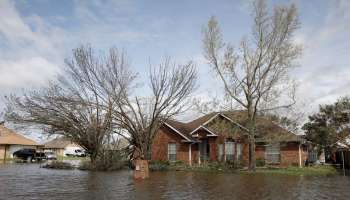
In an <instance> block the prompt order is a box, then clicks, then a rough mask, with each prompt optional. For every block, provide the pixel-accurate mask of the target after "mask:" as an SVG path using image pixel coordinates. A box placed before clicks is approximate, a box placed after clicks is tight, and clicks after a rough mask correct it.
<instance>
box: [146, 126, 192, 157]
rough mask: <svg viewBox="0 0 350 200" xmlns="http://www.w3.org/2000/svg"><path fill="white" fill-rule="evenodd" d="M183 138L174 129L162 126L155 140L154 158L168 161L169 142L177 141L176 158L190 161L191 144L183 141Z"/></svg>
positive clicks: (153, 147)
mask: <svg viewBox="0 0 350 200" xmlns="http://www.w3.org/2000/svg"><path fill="white" fill-rule="evenodd" d="M182 140H184V139H183V138H182V137H181V136H180V135H178V134H177V133H175V132H174V131H173V130H170V129H169V128H167V127H163V128H161V129H160V130H159V132H158V133H157V135H156V137H155V138H154V140H153V145H152V160H161V161H167V160H168V144H169V143H175V144H176V160H181V161H183V162H185V163H188V162H189V155H188V151H189V144H188V143H183V142H181V141H182ZM192 150H193V149H192ZM192 154H193V153H192ZM193 156H195V155H193ZM193 156H192V160H193Z"/></svg>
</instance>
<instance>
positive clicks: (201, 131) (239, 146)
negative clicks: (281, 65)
mask: <svg viewBox="0 0 350 200" xmlns="http://www.w3.org/2000/svg"><path fill="white" fill-rule="evenodd" d="M245 122H246V113H245V112H243V111H232V112H217V113H210V114H208V115H205V116H203V117H200V118H198V119H195V120H193V121H191V122H189V123H181V122H178V121H174V120H168V121H167V122H165V123H164V124H163V126H162V127H161V128H160V130H159V132H158V134H157V135H156V137H155V139H154V141H153V144H152V156H151V159H152V160H161V161H177V160H179V161H183V162H185V163H187V164H190V165H192V164H201V163H203V162H225V161H233V162H237V161H239V162H240V163H242V164H243V165H247V163H248V146H249V145H248V140H247V135H246V131H245V130H244V129H245V128H244V126H242V125H244V124H245ZM256 159H257V161H264V162H265V163H267V164H273V165H279V166H289V165H299V166H303V165H304V163H305V160H306V159H307V146H306V145H304V139H303V138H301V137H300V136H298V135H295V134H294V133H291V132H289V131H287V130H286V129H284V128H282V127H280V126H279V125H277V124H275V123H274V122H272V121H271V120H269V119H267V118H266V117H258V118H257V136H256Z"/></svg>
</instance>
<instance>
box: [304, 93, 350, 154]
mask: <svg viewBox="0 0 350 200" xmlns="http://www.w3.org/2000/svg"><path fill="white" fill-rule="evenodd" d="M349 125H350V98H349V97H342V98H340V99H338V100H337V101H336V102H335V103H334V104H330V105H320V108H319V112H318V113H315V114H313V115H311V116H309V121H308V122H307V123H305V124H304V125H303V127H302V129H303V130H305V133H306V138H307V139H308V140H309V141H311V142H312V143H314V144H316V145H318V146H319V147H321V148H324V149H325V150H326V152H327V153H330V152H332V151H333V150H334V147H335V145H336V144H337V142H341V141H343V140H345V138H346V137H347V136H349V133H350V131H349Z"/></svg>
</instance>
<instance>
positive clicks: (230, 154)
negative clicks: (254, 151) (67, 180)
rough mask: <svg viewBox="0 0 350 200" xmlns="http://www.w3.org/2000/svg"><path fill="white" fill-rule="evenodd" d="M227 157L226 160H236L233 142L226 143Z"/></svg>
mask: <svg viewBox="0 0 350 200" xmlns="http://www.w3.org/2000/svg"><path fill="white" fill-rule="evenodd" d="M225 155H226V160H233V159H234V143H233V142H225Z"/></svg>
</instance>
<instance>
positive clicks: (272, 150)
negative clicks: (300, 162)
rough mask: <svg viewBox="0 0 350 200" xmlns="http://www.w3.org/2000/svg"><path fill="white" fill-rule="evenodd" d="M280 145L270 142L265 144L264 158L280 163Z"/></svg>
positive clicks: (268, 161) (270, 161) (267, 160)
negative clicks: (270, 143)
mask: <svg viewBox="0 0 350 200" xmlns="http://www.w3.org/2000/svg"><path fill="white" fill-rule="evenodd" d="M280 154H281V153H280V145H279V144H272V145H269V146H266V151H265V160H266V162H267V163H271V164H276V163H280Z"/></svg>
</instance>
